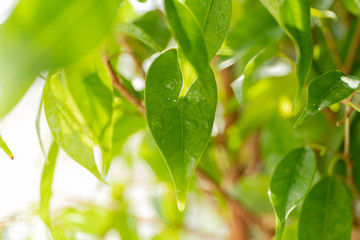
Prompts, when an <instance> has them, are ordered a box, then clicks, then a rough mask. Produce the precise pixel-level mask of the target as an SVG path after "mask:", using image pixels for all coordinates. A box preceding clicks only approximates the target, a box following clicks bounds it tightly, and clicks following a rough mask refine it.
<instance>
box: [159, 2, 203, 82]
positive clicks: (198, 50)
mask: <svg viewBox="0 0 360 240" xmlns="http://www.w3.org/2000/svg"><path fill="white" fill-rule="evenodd" d="M165 9H166V14H167V16H168V20H169V23H170V26H171V28H172V29H173V31H174V33H175V36H176V39H177V41H178V42H179V45H180V47H181V49H182V50H183V52H184V54H185V56H186V58H187V59H188V60H189V62H190V63H191V64H192V66H193V67H194V68H195V70H196V72H197V73H198V74H199V75H202V74H204V75H205V76H206V75H207V74H206V73H207V72H208V68H209V66H208V62H209V61H208V54H207V50H206V45H205V41H204V38H203V36H202V31H201V28H200V26H199V23H198V21H197V20H196V19H195V17H194V15H193V14H192V12H191V11H190V9H189V8H188V7H187V6H185V5H184V4H183V3H181V2H179V1H178V0H165Z"/></svg>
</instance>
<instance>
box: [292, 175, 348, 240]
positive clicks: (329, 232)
mask: <svg viewBox="0 0 360 240" xmlns="http://www.w3.org/2000/svg"><path fill="white" fill-rule="evenodd" d="M351 229H352V212H351V197H350V192H349V190H348V189H347V187H346V186H345V185H344V184H343V183H341V182H339V181H338V180H336V179H334V178H332V177H327V178H325V179H323V180H322V181H320V182H319V183H317V184H316V185H315V186H314V188H313V189H312V190H311V191H310V193H309V195H308V196H307V197H306V199H305V201H304V204H303V206H302V210H301V214H300V222H299V240H350V239H351Z"/></svg>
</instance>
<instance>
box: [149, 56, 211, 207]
mask: <svg viewBox="0 0 360 240" xmlns="http://www.w3.org/2000/svg"><path fill="white" fill-rule="evenodd" d="M206 80H207V82H206V84H207V86H206V87H205V86H204V84H205V83H204V82H205V81H204V80H201V79H197V80H196V81H195V82H194V83H193V85H192V86H191V87H190V89H189V90H188V91H187V93H186V95H185V96H182V95H180V92H181V90H182V85H183V80H182V77H181V71H180V66H179V63H178V58H177V51H176V50H174V49H171V50H168V51H167V52H165V53H163V54H162V55H160V56H159V57H158V58H157V59H156V60H155V61H154V62H153V64H152V65H151V67H150V69H149V71H148V75H147V78H146V86H145V108H146V118H147V121H148V124H149V128H150V131H151V134H152V136H153V138H154V139H155V142H156V144H157V145H158V147H159V149H160V151H161V153H162V155H163V157H164V159H165V161H166V163H167V165H168V167H169V170H170V172H171V175H172V178H173V181H174V185H175V189H176V194H177V200H178V207H179V210H180V211H183V210H184V207H185V200H186V194H187V189H188V186H189V182H190V179H191V176H192V175H193V173H194V170H195V168H196V166H197V164H198V161H199V160H200V158H201V156H202V154H203V152H204V150H205V148H206V146H207V144H208V141H209V139H210V136H211V131H212V126H213V122H214V116H215V110H216V104H217V91H216V83H215V79H214V76H213V73H212V71H211V69H210V68H208V75H207V78H206ZM205 89H207V90H205Z"/></svg>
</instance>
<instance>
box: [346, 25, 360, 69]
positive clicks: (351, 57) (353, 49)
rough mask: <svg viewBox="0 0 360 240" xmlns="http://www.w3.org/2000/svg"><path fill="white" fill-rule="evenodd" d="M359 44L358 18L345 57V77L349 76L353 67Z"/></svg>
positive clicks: (359, 27) (359, 28) (359, 29)
mask: <svg viewBox="0 0 360 240" xmlns="http://www.w3.org/2000/svg"><path fill="white" fill-rule="evenodd" d="M359 43H360V18H358V20H357V22H356V27H355V31H354V35H353V38H352V40H351V44H350V47H349V49H348V52H347V55H346V61H345V71H344V73H345V74H347V75H349V74H350V73H351V70H352V68H353V66H354V63H355V58H356V54H357V50H358V48H359Z"/></svg>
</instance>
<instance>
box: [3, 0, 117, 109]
mask: <svg viewBox="0 0 360 240" xmlns="http://www.w3.org/2000/svg"><path fill="white" fill-rule="evenodd" d="M119 4H120V0H64V1H47V0H27V1H19V4H18V5H17V7H16V8H15V10H14V12H13V14H12V15H11V16H10V17H9V18H8V19H7V21H5V23H4V24H2V25H0V89H1V92H0V102H2V103H6V104H1V107H0V116H4V115H5V114H7V113H8V112H9V111H10V109H11V108H12V107H14V105H15V104H16V103H17V102H18V101H19V100H20V98H21V97H22V96H23V95H24V93H25V92H26V90H27V89H28V88H29V87H30V85H31V84H32V83H33V81H34V79H35V77H36V75H37V74H38V73H39V72H40V71H43V70H47V69H52V68H55V67H58V66H61V65H65V64H68V63H70V62H73V61H75V60H76V59H78V58H80V57H81V56H84V55H85V54H87V53H88V52H89V51H90V50H92V49H94V48H95V47H96V46H97V45H98V44H99V43H100V41H101V40H102V39H103V37H104V36H105V35H106V34H107V32H108V31H109V30H110V27H111V25H112V22H113V21H114V20H115V17H116V14H117V10H118V6H119Z"/></svg>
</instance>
